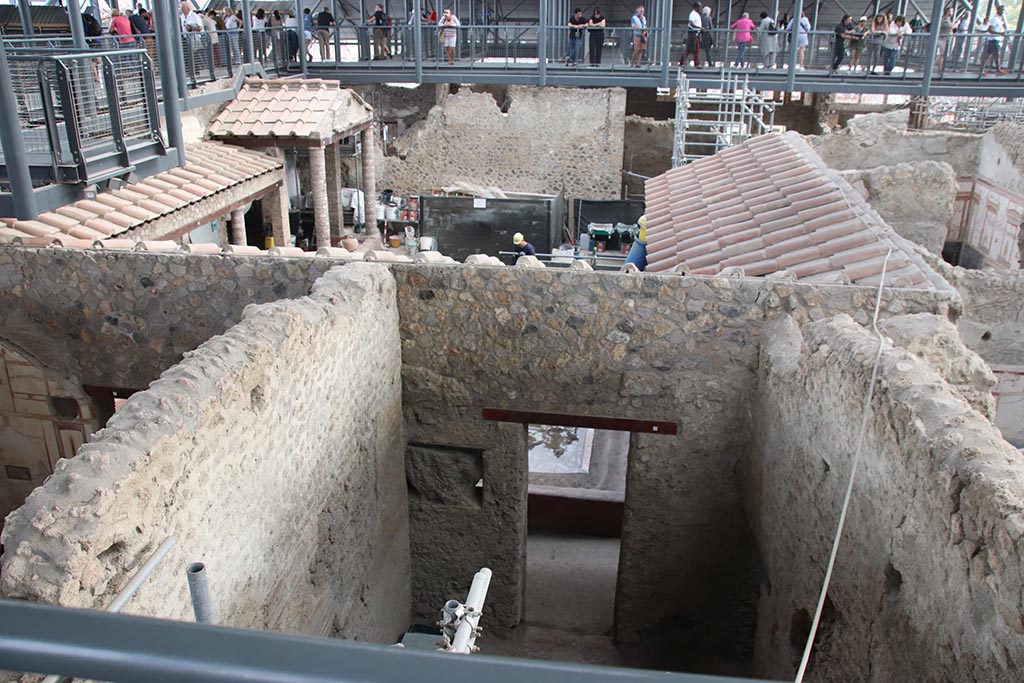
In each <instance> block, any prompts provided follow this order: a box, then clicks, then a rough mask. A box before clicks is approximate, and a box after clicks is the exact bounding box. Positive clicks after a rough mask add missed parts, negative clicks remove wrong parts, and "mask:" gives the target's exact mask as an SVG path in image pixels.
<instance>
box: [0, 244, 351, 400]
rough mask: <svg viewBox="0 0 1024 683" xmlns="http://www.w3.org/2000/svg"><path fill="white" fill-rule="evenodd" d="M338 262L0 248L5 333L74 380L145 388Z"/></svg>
mask: <svg viewBox="0 0 1024 683" xmlns="http://www.w3.org/2000/svg"><path fill="white" fill-rule="evenodd" d="M333 263H334V262H332V261H330V260H328V259H268V258H255V257H251V256H229V255H203V256H193V255H189V254H180V253H174V254H162V253H150V252H123V251H104V250H96V249H90V250H79V249H67V250H65V249H30V248H19V247H0V339H4V340H6V341H9V342H11V343H12V344H13V345H14V346H15V347H20V348H23V349H31V352H32V355H33V357H34V358H35V359H36V360H37V361H38V362H39V363H40V364H41V365H43V366H45V367H48V368H50V369H52V370H54V371H55V372H57V373H59V374H60V375H61V376H62V377H64V378H66V379H67V380H68V381H69V382H70V383H72V384H75V385H83V384H87V385H88V384H91V385H96V386H103V387H117V388H127V389H142V388H145V387H146V385H147V384H149V382H151V381H153V380H154V379H156V378H157V377H158V376H159V375H160V373H161V372H163V371H164V370H166V369H167V368H169V367H171V366H172V365H174V364H175V363H177V362H178V361H179V360H181V358H182V355H183V354H184V353H185V352H186V351H189V350H191V349H194V348H196V347H197V346H199V345H200V344H201V343H203V342H204V341H206V340H207V339H209V338H210V337H212V336H213V335H215V334H220V333H222V332H224V331H225V330H226V329H228V328H229V327H231V326H232V325H234V324H235V323H237V322H238V321H239V320H241V317H242V309H244V308H245V307H246V306H247V305H248V304H251V303H263V302H267V301H274V300H276V299H282V298H295V297H300V296H302V295H304V294H306V293H307V292H308V291H309V288H310V286H311V285H312V284H313V282H314V281H315V280H316V279H317V278H318V277H320V276H321V275H323V274H324V272H326V271H327V269H328V268H330V267H331V265H333Z"/></svg>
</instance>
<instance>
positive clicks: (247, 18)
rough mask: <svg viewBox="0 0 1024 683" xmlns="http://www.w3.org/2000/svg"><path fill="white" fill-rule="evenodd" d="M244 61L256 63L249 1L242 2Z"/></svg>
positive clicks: (243, 0)
mask: <svg viewBox="0 0 1024 683" xmlns="http://www.w3.org/2000/svg"><path fill="white" fill-rule="evenodd" d="M242 17H243V19H242V61H244V62H245V63H246V64H252V63H253V62H254V61H256V58H255V56H254V55H255V54H256V50H255V48H254V47H253V44H252V6H251V4H250V2H249V0H242Z"/></svg>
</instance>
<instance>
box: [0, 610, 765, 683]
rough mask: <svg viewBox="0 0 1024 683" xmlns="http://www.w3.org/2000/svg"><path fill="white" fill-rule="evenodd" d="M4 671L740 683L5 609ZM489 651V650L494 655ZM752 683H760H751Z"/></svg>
mask: <svg viewBox="0 0 1024 683" xmlns="http://www.w3.org/2000/svg"><path fill="white" fill-rule="evenodd" d="M0 623H3V624H4V628H3V631H2V632H0V668H3V669H5V670H7V671H28V672H33V673H54V674H60V675H66V676H76V677H78V678H87V679H93V680H100V681H111V682H112V683H181V681H189V682H190V683H238V682H239V681H246V683H349V682H351V683H357V682H358V683H394V681H407V682H408V683H418V682H421V681H422V682H424V683H426V682H428V681H440V680H450V679H457V680H467V681H469V680H477V681H488V683H512V682H513V681H514V682H516V683H520V682H522V681H529V682H530V683H729V682H730V681H732V682H733V683H740V681H741V680H743V679H735V678H721V677H717V676H703V675H695V674H673V673H666V672H660V671H644V670H640V669H620V668H615V667H599V666H589V665H578V664H562V663H554V662H540V661H534V660H529V659H513V658H504V657H486V656H480V655H472V656H461V657H460V656H457V655H452V654H447V653H443V652H429V651H420V650H411V649H408V650H407V649H402V648H395V647H386V646H383V645H368V644H365V643H355V642H348V641H341V640H330V639H325V638H304V637H299V636H292V635H285V634H280V633H267V632H261V631H244V630H241V629H229V628H220V627H216V626H208V625H204V624H190V623H187V622H182V621H170V620H161V619H151V618H146V617H136V616H127V615H123V614H108V613H106V612H94V611H90V610H77V609H70V608H63V607H54V606H51V605H42V604H36V603H27V602H19V601H10V600H5V601H0ZM485 643H486V641H482V642H481V645H482V646H484V647H486V645H485ZM748 683H752V682H749V681H748Z"/></svg>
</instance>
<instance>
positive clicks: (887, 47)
mask: <svg viewBox="0 0 1024 683" xmlns="http://www.w3.org/2000/svg"><path fill="white" fill-rule="evenodd" d="M910 34H911V30H910V26H909V25H908V24H907V18H906V17H904V16H902V15H901V16H898V17H896V18H895V19H893V21H892V23H891V24H889V29H888V30H887V31H886V32H885V38H884V39H883V40H882V66H883V70H884V72H885V75H886V76H888V75H889V74H891V73H892V70H893V69H895V68H896V60H897V59H898V58H899V56H900V47H901V46H902V45H903V38H904V37H906V36H909V35H910Z"/></svg>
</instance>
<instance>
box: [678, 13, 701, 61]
mask: <svg viewBox="0 0 1024 683" xmlns="http://www.w3.org/2000/svg"><path fill="white" fill-rule="evenodd" d="M700 29H701V21H700V3H699V2H695V3H693V8H692V9H691V10H690V17H689V19H688V20H687V22H686V51H685V52H683V57H682V59H680V60H679V66H686V58H687V57H689V56H690V55H693V68H695V69H699V68H700Z"/></svg>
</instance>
